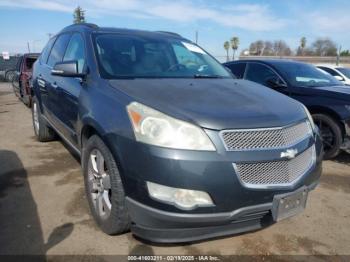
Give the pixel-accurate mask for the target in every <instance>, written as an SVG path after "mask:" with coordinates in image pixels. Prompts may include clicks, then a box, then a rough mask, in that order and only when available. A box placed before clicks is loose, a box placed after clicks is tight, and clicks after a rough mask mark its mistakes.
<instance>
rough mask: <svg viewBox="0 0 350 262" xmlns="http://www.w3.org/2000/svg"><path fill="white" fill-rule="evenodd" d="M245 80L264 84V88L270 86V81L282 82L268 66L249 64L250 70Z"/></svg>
mask: <svg viewBox="0 0 350 262" xmlns="http://www.w3.org/2000/svg"><path fill="white" fill-rule="evenodd" d="M245 78H246V79H248V80H250V81H253V82H256V83H259V84H262V85H264V86H270V84H269V82H270V81H274V82H278V81H280V78H279V77H278V75H277V74H276V73H275V72H273V71H272V70H271V69H270V68H268V67H267V66H265V65H262V64H258V63H249V64H248V69H247V73H246V77H245Z"/></svg>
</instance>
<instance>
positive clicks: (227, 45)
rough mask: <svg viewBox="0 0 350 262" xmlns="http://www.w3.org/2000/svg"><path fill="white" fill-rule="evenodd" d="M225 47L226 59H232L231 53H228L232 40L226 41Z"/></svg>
mask: <svg viewBox="0 0 350 262" xmlns="http://www.w3.org/2000/svg"><path fill="white" fill-rule="evenodd" d="M224 48H225V50H226V61H229V60H230V58H229V55H228V52H229V50H230V42H229V41H225V42H224Z"/></svg>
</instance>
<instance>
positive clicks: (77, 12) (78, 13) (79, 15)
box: [73, 6, 85, 24]
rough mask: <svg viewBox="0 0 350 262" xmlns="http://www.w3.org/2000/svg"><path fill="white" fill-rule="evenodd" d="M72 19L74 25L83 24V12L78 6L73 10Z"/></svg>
mask: <svg viewBox="0 0 350 262" xmlns="http://www.w3.org/2000/svg"><path fill="white" fill-rule="evenodd" d="M73 17H74V20H73V22H74V24H79V23H85V11H84V10H83V9H82V8H81V7H80V6H78V7H77V8H75V9H74V13H73Z"/></svg>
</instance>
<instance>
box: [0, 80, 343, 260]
mask: <svg viewBox="0 0 350 262" xmlns="http://www.w3.org/2000/svg"><path fill="white" fill-rule="evenodd" d="M323 166H324V172H323V175H322V179H321V183H320V185H319V186H318V187H317V189H316V190H314V191H313V192H311V193H310V195H309V200H308V204H307V209H306V210H305V212H304V213H302V214H300V215H298V216H295V217H293V218H290V219H287V220H284V221H281V222H280V223H278V224H275V225H273V226H271V227H268V228H265V229H263V230H259V231H256V232H253V233H246V234H241V235H238V236H232V237H226V238H220V239H215V240H209V241H203V242H199V243H192V244H185V245H150V244H149V243H145V242H142V241H140V240H138V239H136V238H135V237H134V236H133V235H132V234H131V233H127V234H123V235H120V236H107V235H105V234H103V233H102V232H101V231H100V230H99V229H98V228H97V227H96V225H95V223H94V221H93V220H92V218H91V216H90V214H89V210H88V206H87V201H86V199H85V196H84V191H83V179H82V176H81V170H80V163H79V159H78V158H77V157H75V156H74V155H73V154H72V153H70V151H69V149H68V148H67V147H66V146H64V144H62V142H61V141H55V142H49V143H39V142H37V141H36V140H35V137H34V133H33V128H32V122H31V112H30V110H29V109H28V108H26V106H25V105H24V104H22V103H21V102H20V101H19V100H18V99H17V98H16V97H15V95H14V94H13V93H12V89H11V88H10V85H9V84H6V83H0V225H1V227H0V254H47V255H62V254H69V255H116V254H123V255H126V254H144V255H152V254H156V255H161V254H162V255H165V254H172V255H195V254H199V255H206V254H210V255H233V254H239V255H271V254H276V255H280V254H283V255H309V254H313V255H335V254H338V255H350V155H348V154H342V155H340V156H339V157H338V158H337V159H336V160H334V161H326V162H324V165H323Z"/></svg>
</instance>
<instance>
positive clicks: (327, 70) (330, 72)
mask: <svg viewBox="0 0 350 262" xmlns="http://www.w3.org/2000/svg"><path fill="white" fill-rule="evenodd" d="M319 68H321V69H322V70H323V71H326V72H327V73H329V74H331V75H332V76H339V74H338V73H337V72H336V71H334V70H333V69H330V68H328V67H322V66H320V67H319Z"/></svg>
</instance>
